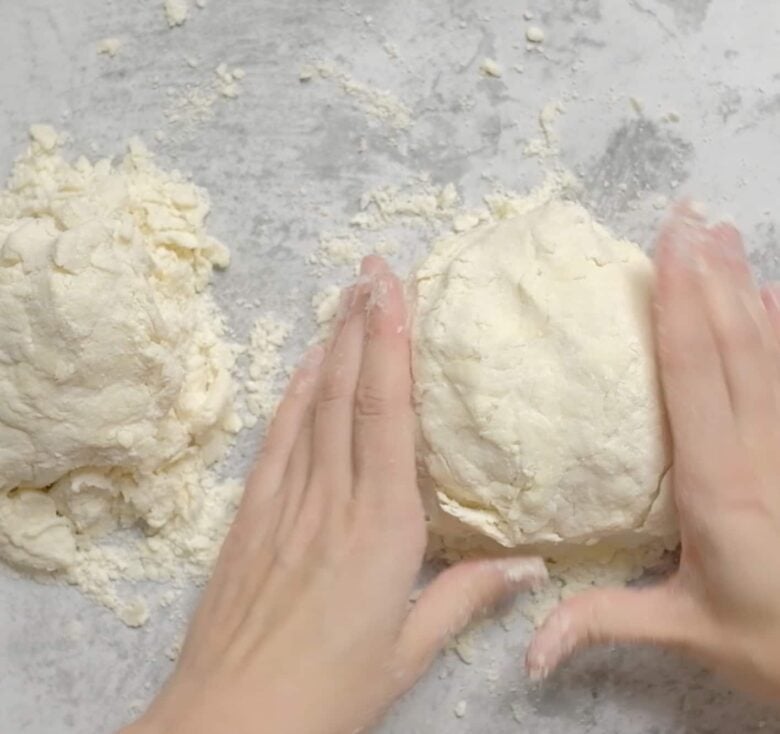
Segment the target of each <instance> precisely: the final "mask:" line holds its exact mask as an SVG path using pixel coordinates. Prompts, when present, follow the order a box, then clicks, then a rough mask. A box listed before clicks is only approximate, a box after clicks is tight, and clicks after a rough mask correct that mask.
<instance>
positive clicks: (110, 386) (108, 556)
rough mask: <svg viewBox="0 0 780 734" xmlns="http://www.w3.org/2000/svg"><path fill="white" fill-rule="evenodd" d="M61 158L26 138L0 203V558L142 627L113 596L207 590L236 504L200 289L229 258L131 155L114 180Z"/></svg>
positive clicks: (190, 203) (181, 201)
mask: <svg viewBox="0 0 780 734" xmlns="http://www.w3.org/2000/svg"><path fill="white" fill-rule="evenodd" d="M58 144H59V138H58V135H57V133H56V132H55V131H54V130H52V129H51V128H49V127H46V126H36V127H34V128H33V129H32V130H31V144H30V147H29V149H28V150H27V152H26V153H25V154H24V155H22V156H21V157H20V158H19V159H18V160H17V161H16V164H15V166H14V169H13V172H12V174H11V177H10V180H9V182H8V186H7V188H6V189H5V190H4V191H2V192H0V558H3V559H4V560H6V561H7V562H9V563H11V564H12V565H14V566H16V567H17V568H20V569H22V570H26V571H32V572H46V573H53V574H54V575H55V576H56V577H59V578H63V579H66V580H67V581H69V582H71V583H73V584H76V585H78V586H79V587H80V588H81V589H82V590H84V591H85V592H87V593H89V594H90V595H91V596H93V597H94V598H97V599H99V600H100V601H101V602H102V603H104V604H106V605H107V606H109V607H111V608H113V609H114V610H115V611H117V612H118V613H119V614H120V616H121V617H122V618H123V619H124V621H126V622H127V623H128V624H142V623H143V622H144V621H145V619H146V617H147V616H148V611H147V609H146V605H145V603H144V602H140V601H138V600H135V599H133V600H130V601H129V602H128V601H125V600H122V599H121V598H120V597H119V596H118V595H117V591H116V588H115V582H117V581H119V580H123V581H124V580H142V579H153V580H171V579H175V578H178V577H181V576H197V575H199V574H200V575H202V574H203V573H204V572H205V571H206V570H207V569H208V568H209V567H210V564H211V563H213V560H214V557H215V554H216V551H217V549H218V547H219V543H220V542H221V538H222V536H223V534H224V532H225V530H226V528H227V525H228V523H229V522H230V518H231V517H232V512H233V511H234V509H235V504H236V501H237V497H238V496H239V495H240V485H237V484H236V483H224V484H220V483H218V482H217V481H216V479H215V478H214V477H213V475H212V474H211V470H210V467H211V466H212V465H213V464H214V463H215V462H216V461H218V460H219V459H220V458H221V457H222V456H223V455H224V453H225V451H226V448H227V446H228V445H229V443H230V441H231V440H232V435H233V434H234V433H235V432H236V431H238V430H239V429H240V427H241V421H240V419H239V418H238V416H237V413H236V411H235V409H234V403H235V392H236V388H235V385H234V380H233V377H232V370H233V368H234V364H235V358H236V354H237V351H238V349H237V348H236V347H235V346H234V345H232V344H230V343H229V342H228V341H227V340H226V338H225V326H224V323H223V318H222V316H221V314H220V312H219V311H218V309H217V307H216V305H215V304H214V302H213V300H212V298H211V296H210V295H209V293H208V290H207V288H208V284H209V281H210V279H211V273H212V270H213V268H214V267H225V266H226V265H227V264H228V260H229V256H228V251H227V249H226V248H225V247H224V245H222V244H221V243H220V242H218V241H217V240H215V239H214V238H213V237H211V236H210V235H209V234H208V233H207V232H206V230H205V220H206V217H207V215H208V211H209V203H208V199H207V196H206V194H205V192H204V191H202V190H201V189H199V188H197V187H196V186H194V185H192V184H191V183H189V182H188V181H186V180H185V179H184V178H183V177H181V176H180V175H179V174H178V173H175V172H174V173H166V172H164V171H162V170H160V169H159V168H157V166H155V164H154V162H153V161H152V158H151V156H150V154H149V153H148V152H147V151H146V149H145V148H144V147H143V146H142V145H141V143H140V142H138V141H133V142H131V144H130V146H129V151H128V153H127V155H126V156H125V158H124V159H123V160H122V161H121V162H120V163H119V164H118V165H116V166H114V165H112V164H111V162H110V161H108V160H102V161H98V162H96V163H94V164H93V163H90V162H89V161H87V160H86V159H85V158H79V159H78V160H77V161H75V162H74V163H69V162H68V161H66V160H65V159H64V158H63V157H62V156H61V155H60V153H59V151H58ZM117 534H118V535H117ZM119 537H121V538H122V542H118V541H117V538H119Z"/></svg>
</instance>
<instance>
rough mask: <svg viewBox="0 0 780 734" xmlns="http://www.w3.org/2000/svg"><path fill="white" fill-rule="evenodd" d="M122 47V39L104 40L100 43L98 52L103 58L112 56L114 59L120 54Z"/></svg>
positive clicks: (97, 48) (97, 47)
mask: <svg viewBox="0 0 780 734" xmlns="http://www.w3.org/2000/svg"><path fill="white" fill-rule="evenodd" d="M121 47H122V40H121V39H120V38H104V39H103V40H101V41H98V43H97V46H96V51H97V52H98V54H102V55H103V56H110V57H111V58H113V57H114V56H116V55H117V54H118V53H119V49H120V48H121Z"/></svg>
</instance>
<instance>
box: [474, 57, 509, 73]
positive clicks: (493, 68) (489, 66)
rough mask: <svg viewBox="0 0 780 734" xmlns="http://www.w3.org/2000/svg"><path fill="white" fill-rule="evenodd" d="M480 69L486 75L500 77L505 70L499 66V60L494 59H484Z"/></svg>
mask: <svg viewBox="0 0 780 734" xmlns="http://www.w3.org/2000/svg"><path fill="white" fill-rule="evenodd" d="M479 70H480V71H481V72H482V73H483V74H484V75H485V76H493V77H499V76H501V75H502V74H503V73H504V71H503V69H502V68H501V66H499V64H498V62H497V61H495V60H493V59H488V58H486V59H482V63H481V64H480V65H479Z"/></svg>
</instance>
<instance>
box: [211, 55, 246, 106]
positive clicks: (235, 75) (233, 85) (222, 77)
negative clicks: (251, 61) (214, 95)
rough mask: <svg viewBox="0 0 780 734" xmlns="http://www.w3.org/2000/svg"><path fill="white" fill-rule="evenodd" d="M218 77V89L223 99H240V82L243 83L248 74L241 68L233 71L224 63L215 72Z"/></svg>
mask: <svg viewBox="0 0 780 734" xmlns="http://www.w3.org/2000/svg"><path fill="white" fill-rule="evenodd" d="M214 73H215V74H216V75H217V88H218V90H219V93H220V94H221V95H222V96H223V97H228V98H230V99H233V98H235V97H238V95H239V94H240V92H241V87H240V86H239V84H238V82H239V81H241V80H242V79H243V78H244V77H245V76H246V73H245V72H244V70H243V69H242V68H240V67H235V68H233V69H231V68H230V67H229V66H228V65H227V64H226V63H224V62H222V63H221V64H219V65H218V66H217V68H216V69H215V70H214Z"/></svg>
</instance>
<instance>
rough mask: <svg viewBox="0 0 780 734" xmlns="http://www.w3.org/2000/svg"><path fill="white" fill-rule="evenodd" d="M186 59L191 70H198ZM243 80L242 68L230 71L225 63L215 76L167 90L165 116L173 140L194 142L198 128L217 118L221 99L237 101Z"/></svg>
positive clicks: (196, 64) (193, 60)
mask: <svg viewBox="0 0 780 734" xmlns="http://www.w3.org/2000/svg"><path fill="white" fill-rule="evenodd" d="M185 60H186V63H187V64H188V65H189V66H190V67H191V68H197V66H198V62H197V60H196V59H193V58H187V59H185ZM244 77H245V72H244V70H243V69H242V68H240V67H234V68H231V67H230V66H228V65H227V64H226V63H220V64H218V65H217V67H216V68H215V69H214V74H213V76H208V77H205V78H203V79H199V80H198V81H195V82H191V83H188V84H185V85H183V86H182V87H181V88H179V89H175V88H170V89H169V90H167V93H166V94H167V101H166V104H165V107H164V109H163V114H164V116H165V120H166V123H167V124H168V126H169V128H170V129H171V133H172V134H171V136H170V137H171V138H172V139H173V140H174V141H177V142H187V141H189V140H191V139H193V138H194V137H195V136H196V135H197V133H198V131H199V129H200V128H201V127H202V126H203V125H204V124H206V123H207V122H209V121H210V120H212V119H213V118H214V116H215V115H216V112H217V103H218V102H219V101H220V100H230V99H235V98H236V97H238V96H239V94H240V93H241V85H240V83H239V82H240V81H241V80H242V79H244Z"/></svg>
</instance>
